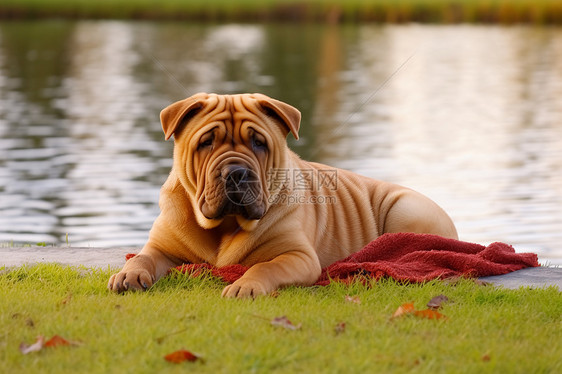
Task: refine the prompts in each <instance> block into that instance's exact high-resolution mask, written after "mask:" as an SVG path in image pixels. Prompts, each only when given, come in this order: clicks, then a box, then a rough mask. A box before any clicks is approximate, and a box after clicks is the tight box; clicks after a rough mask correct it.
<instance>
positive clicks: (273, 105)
mask: <svg viewBox="0 0 562 374" xmlns="http://www.w3.org/2000/svg"><path fill="white" fill-rule="evenodd" d="M253 96H254V97H255V98H256V100H257V101H258V103H259V104H260V105H261V107H262V108H263V109H264V110H265V112H266V113H267V114H268V115H269V116H272V117H275V118H276V119H277V120H279V121H280V122H281V123H283V124H284V125H285V127H286V128H287V130H288V132H289V131H290V132H291V133H292V134H293V136H294V137H295V139H297V140H298V138H299V127H300V124H301V112H299V110H298V109H297V108H295V107H292V106H291V105H289V104H287V103H284V102H282V101H279V100H275V99H272V98H270V97H268V96H265V95H262V94H254V95H253Z"/></svg>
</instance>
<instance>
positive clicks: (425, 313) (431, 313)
mask: <svg viewBox="0 0 562 374" xmlns="http://www.w3.org/2000/svg"><path fill="white" fill-rule="evenodd" d="M414 315H415V316H416V317H420V318H427V319H441V318H445V319H446V318H447V317H445V316H444V315H443V314H441V313H439V312H438V311H436V310H432V309H426V310H414Z"/></svg>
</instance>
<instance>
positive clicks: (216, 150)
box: [162, 94, 300, 230]
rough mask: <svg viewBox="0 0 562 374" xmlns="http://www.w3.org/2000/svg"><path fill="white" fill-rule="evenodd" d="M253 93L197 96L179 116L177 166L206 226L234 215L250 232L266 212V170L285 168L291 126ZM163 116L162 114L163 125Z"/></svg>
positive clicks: (218, 223) (197, 211) (175, 150)
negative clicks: (287, 136)
mask: <svg viewBox="0 0 562 374" xmlns="http://www.w3.org/2000/svg"><path fill="white" fill-rule="evenodd" d="M197 96H200V97H197ZM255 96H256V95H224V96H221V95H207V94H203V95H196V98H195V100H194V101H193V100H192V101H191V102H188V103H184V104H183V106H185V105H188V106H190V107H191V109H189V110H184V112H185V113H184V112H181V111H180V113H182V115H181V116H177V117H178V118H180V119H179V120H178V124H177V125H176V126H175V128H174V132H173V134H174V138H175V147H174V170H175V172H176V173H177V174H178V177H179V178H180V181H181V183H182V185H183V186H184V188H185V189H186V190H187V191H188V194H189V195H190V198H191V199H192V204H193V208H194V210H195V213H196V217H197V220H198V222H199V224H200V225H201V226H202V227H205V228H212V227H216V226H218V225H220V224H221V222H222V221H223V220H224V218H225V217H227V216H234V217H236V220H237V222H238V224H239V225H240V226H241V227H242V228H243V229H246V230H251V229H252V228H253V227H255V225H256V224H257V222H258V221H259V220H260V219H261V218H262V217H263V216H264V215H265V214H266V212H267V211H268V208H269V204H268V197H269V194H270V191H269V190H268V183H267V180H268V172H269V171H270V170H275V169H280V168H283V167H284V165H285V163H286V155H287V146H286V141H285V138H286V135H287V133H288V131H290V128H289V127H288V125H287V124H286V123H285V120H284V119H283V118H282V115H279V114H277V113H276V111H275V110H274V109H271V108H268V106H267V105H268V104H267V101H265V102H264V101H260V100H257V99H256V98H255ZM258 97H259V98H261V97H262V95H258ZM267 99H269V98H267ZM269 100H273V99H269ZM273 102H275V101H273ZM180 103H182V102H180ZM190 103H191V104H190ZM194 103H195V104H194ZM264 103H265V105H264ZM275 103H279V102H275ZM174 105H179V106H180V108H181V107H182V104H179V103H176V104H173V105H172V106H174ZM284 105H286V104H284ZM172 106H170V107H168V108H167V109H165V111H166V110H168V109H169V108H171V107H172ZM287 107H288V108H292V107H289V106H287ZM276 109H279V108H276ZM285 109H287V108H285ZM293 109H294V108H293ZM294 110H295V111H296V109H294ZM297 113H298V111H297ZM164 117H165V115H164V112H163V114H162V122H163V126H164V127H165V125H164V121H165V118H164ZM174 118H175V117H174ZM299 118H300V116H299ZM297 126H298V125H297ZM165 130H166V128H165Z"/></svg>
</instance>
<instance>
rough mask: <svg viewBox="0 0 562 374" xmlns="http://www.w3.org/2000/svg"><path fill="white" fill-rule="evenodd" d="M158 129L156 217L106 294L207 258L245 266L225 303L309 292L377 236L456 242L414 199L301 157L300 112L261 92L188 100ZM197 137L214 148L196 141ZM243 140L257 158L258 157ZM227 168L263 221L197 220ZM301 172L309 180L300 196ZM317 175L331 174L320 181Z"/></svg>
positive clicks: (447, 224) (423, 202) (435, 213)
mask: <svg viewBox="0 0 562 374" xmlns="http://www.w3.org/2000/svg"><path fill="white" fill-rule="evenodd" d="M161 121H162V127H163V130H164V133H165V136H166V139H168V138H170V137H171V136H172V135H174V141H175V146H174V164H173V168H172V171H171V173H170V176H169V177H168V179H167V181H166V182H165V183H164V185H163V187H162V190H161V195H160V209H161V214H160V215H159V217H158V218H157V219H156V221H155V222H154V225H153V227H152V230H151V231H150V236H149V240H148V242H147V243H146V245H145V246H144V247H143V249H142V251H141V252H140V254H139V255H138V256H136V257H134V258H132V259H131V260H129V261H127V263H126V264H125V266H124V268H123V269H122V270H121V272H119V273H118V274H115V275H113V276H112V277H111V279H110V280H109V284H108V287H109V289H111V290H114V291H117V292H121V291H125V290H128V289H146V288H148V287H150V286H151V285H152V284H153V283H154V282H155V281H156V280H158V279H159V278H160V277H162V276H163V275H165V274H166V273H167V271H168V270H169V269H170V268H171V267H173V266H177V265H180V264H182V263H185V262H190V263H201V262H206V263H209V264H212V265H216V266H225V265H230V264H242V265H246V266H250V269H249V270H248V271H247V272H246V274H244V276H243V277H242V278H240V279H239V280H238V281H236V282H234V283H233V284H231V285H229V286H227V287H226V288H225V289H224V291H223V296H226V297H248V296H256V295H262V294H267V293H269V292H271V291H273V290H275V289H277V288H278V287H280V286H284V285H292V284H296V285H310V284H313V283H314V282H315V281H316V280H317V278H318V276H319V275H320V269H321V267H325V266H327V265H330V264H331V263H333V262H335V261H337V260H340V259H342V258H345V257H347V256H348V255H349V254H351V253H354V252H356V251H358V250H360V249H361V248H362V247H363V246H364V245H365V244H367V243H368V242H370V241H371V240H373V239H375V238H377V237H378V236H380V235H382V234H383V233H388V232H418V233H431V234H437V235H441V236H444V237H449V238H455V239H456V238H457V232H456V229H455V226H454V224H453V223H452V221H451V219H450V218H449V216H448V215H447V214H446V213H445V212H444V211H443V210H442V209H441V208H440V207H439V206H437V205H436V204H435V203H434V202H432V201H431V200H429V199H428V198H426V197H424V196H423V195H421V194H419V193H417V192H414V191H412V190H410V189H407V188H404V187H401V186H398V185H395V184H391V183H386V182H382V181H377V180H374V179H370V178H366V177H363V176H360V175H357V174H354V173H352V172H349V171H345V170H341V169H335V168H332V167H329V166H326V165H322V164H318V163H312V162H307V161H303V160H301V159H300V158H299V157H298V156H297V155H296V154H295V153H293V152H292V151H290V150H289V148H288V147H287V144H286V141H285V138H286V136H287V134H288V133H289V132H291V133H292V134H293V135H294V136H295V137H298V129H299V124H300V112H299V111H298V110H297V109H295V108H293V107H291V106H290V105H288V104H285V103H282V102H280V101H277V100H274V99H271V98H269V97H267V96H264V95H261V94H244V95H215V94H197V95H194V96H192V97H190V98H187V99H185V100H183V101H180V102H177V103H174V104H172V105H170V106H169V107H167V108H166V109H164V110H163V111H162V113H161ZM209 134H212V136H211V135H209ZM205 139H206V140H208V141H209V139H211V141H212V146H206V147H205V146H204V145H201V144H202V143H203V142H204V140H205ZM252 139H259V140H260V141H261V142H262V143H265V144H267V151H266V152H263V151H256V150H255V148H254V147H253V146H252V144H257V143H252V142H253V141H254V140H252ZM206 144H209V142H207V143H206ZM232 164H236V165H244V166H245V167H247V168H248V169H250V170H252V172H254V173H255V175H257V179H258V181H257V183H256V184H255V187H256V188H257V189H259V191H258V192H259V198H257V199H256V201H255V202H254V205H253V206H252V207H251V208H252V210H251V212H252V213H253V214H255V215H261V214H262V213H263V216H261V218H259V219H249V218H244V216H243V215H242V214H227V215H225V216H224V217H220V216H219V215H217V216H216V217H215V218H207V216H209V215H211V216H213V217H214V215H215V214H218V213H217V212H219V211H220V207H221V204H222V203H224V201H225V185H224V179H221V177H220V173H221V170H224V168H225V165H226V166H229V165H232ZM272 171H273V172H278V173H279V174H278V175H276V177H272V174H271V172H272ZM300 174H307V175H309V176H312V181H313V182H314V183H313V184H306V185H305V186H304V188H299V187H302V185H300V184H299V183H300V182H302V180H300V179H299V178H298V177H299V175H300ZM326 175H331V176H333V177H335V178H332V179H331V180H321V177H323V176H326ZM268 178H269V179H268ZM272 180H273V181H274V182H275V183H271V181H272ZM279 181H282V182H283V183H279ZM330 181H331V182H332V183H329V182H330ZM324 182H325V183H324ZM252 186H254V185H252ZM206 215H207V216H206Z"/></svg>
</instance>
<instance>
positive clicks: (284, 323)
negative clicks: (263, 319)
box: [271, 316, 302, 330]
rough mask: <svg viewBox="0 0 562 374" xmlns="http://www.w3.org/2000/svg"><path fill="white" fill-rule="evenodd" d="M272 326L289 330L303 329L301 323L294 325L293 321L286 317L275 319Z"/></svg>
mask: <svg viewBox="0 0 562 374" xmlns="http://www.w3.org/2000/svg"><path fill="white" fill-rule="evenodd" d="M271 324H272V325H273V326H278V327H283V328H285V329H287V330H298V329H300V328H301V326H302V325H301V324H300V323H299V324H298V325H294V324H293V323H292V322H291V321H289V319H288V318H287V317H285V316H282V317H275V318H274V319H272V320H271Z"/></svg>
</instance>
